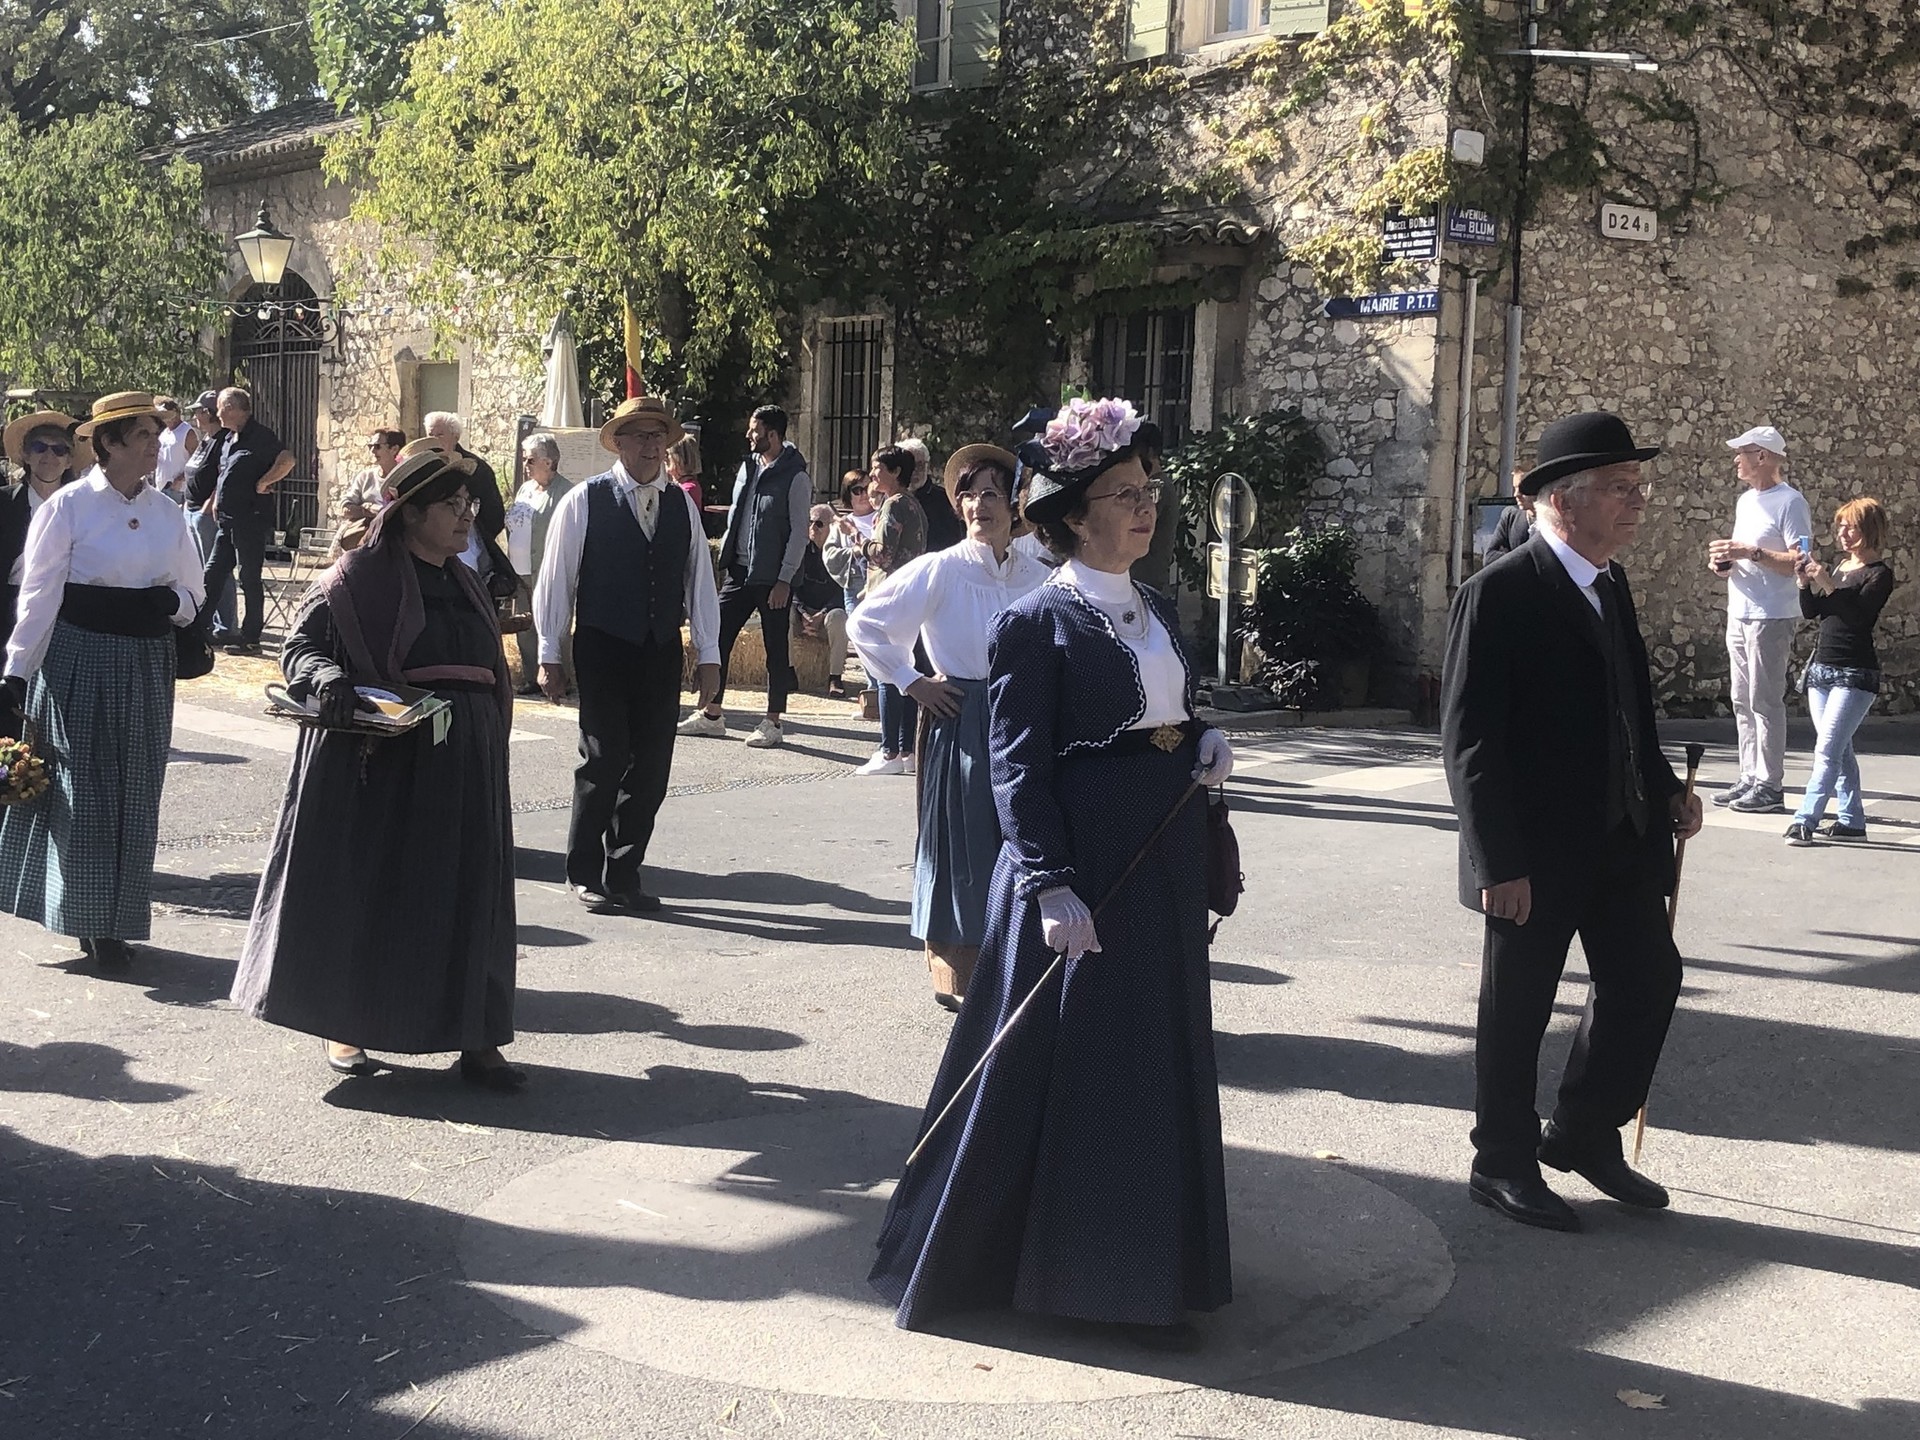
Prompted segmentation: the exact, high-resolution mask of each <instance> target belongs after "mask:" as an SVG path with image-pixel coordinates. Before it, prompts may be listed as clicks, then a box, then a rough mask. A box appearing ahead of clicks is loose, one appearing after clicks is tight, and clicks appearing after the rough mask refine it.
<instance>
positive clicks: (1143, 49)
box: [1127, 0, 1173, 60]
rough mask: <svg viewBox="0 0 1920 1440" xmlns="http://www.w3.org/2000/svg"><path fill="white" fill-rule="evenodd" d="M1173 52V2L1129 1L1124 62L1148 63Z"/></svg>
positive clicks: (1156, 0)
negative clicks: (1126, 60) (1145, 61)
mask: <svg viewBox="0 0 1920 1440" xmlns="http://www.w3.org/2000/svg"><path fill="white" fill-rule="evenodd" d="M1172 49H1173V0H1131V3H1130V4H1129V6H1128V10H1127V59H1129V60H1150V59H1152V58H1153V57H1154V56H1156V55H1166V54H1168V53H1170V52H1171V51H1172Z"/></svg>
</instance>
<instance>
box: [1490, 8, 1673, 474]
mask: <svg viewBox="0 0 1920 1440" xmlns="http://www.w3.org/2000/svg"><path fill="white" fill-rule="evenodd" d="M1522 14H1523V15H1524V17H1525V19H1526V44H1525V45H1524V47H1522V48H1521V49H1518V50H1502V51H1499V52H1498V53H1499V54H1501V55H1504V56H1507V57H1508V58H1509V59H1514V60H1518V61H1519V62H1520V177H1519V181H1518V183H1517V185H1516V186H1515V188H1514V196H1513V226H1512V235H1511V236H1510V237H1509V238H1510V241H1511V256H1510V258H1509V260H1508V262H1507V263H1508V264H1509V265H1511V266H1512V268H1513V280H1512V288H1511V292H1510V294H1509V297H1508V300H1507V363H1506V374H1505V375H1504V377H1503V378H1502V382H1501V387H1500V475H1499V487H1500V489H1499V493H1500V494H1502V495H1505V494H1507V493H1508V487H1509V486H1510V485H1511V484H1512V483H1513V465H1514V458H1515V456H1517V455H1518V454H1519V450H1520V444H1519V441H1520V332H1521V328H1522V322H1523V320H1524V318H1525V312H1524V311H1523V310H1522V309H1521V305H1520V260H1521V243H1520V242H1521V235H1522V231H1523V228H1524V227H1523V221H1524V219H1525V215H1526V208H1527V163H1528V152H1529V151H1530V150H1531V148H1532V144H1533V75H1534V66H1535V65H1541V64H1544V65H1571V66H1574V67H1576V68H1578V69H1584V70H1632V71H1636V72H1638V73H1641V74H1652V73H1653V72H1655V71H1657V70H1658V69H1659V68H1660V65H1659V62H1657V61H1655V60H1652V59H1650V58H1649V57H1647V56H1645V55H1642V54H1641V53H1640V52H1639V51H1637V50H1542V49H1541V48H1540V0H1523V8H1522Z"/></svg>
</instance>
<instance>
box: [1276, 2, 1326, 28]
mask: <svg viewBox="0 0 1920 1440" xmlns="http://www.w3.org/2000/svg"><path fill="white" fill-rule="evenodd" d="M1332 8H1333V7H1332V6H1331V5H1330V4H1328V0H1268V5H1267V33H1268V34H1269V35H1318V34H1319V33H1320V32H1321V31H1322V30H1324V29H1326V28H1327V25H1328V23H1329V21H1330V19H1331V17H1330V16H1329V14H1328V12H1329V11H1330V10H1331V9H1332Z"/></svg>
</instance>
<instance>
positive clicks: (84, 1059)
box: [0, 1040, 188, 1105]
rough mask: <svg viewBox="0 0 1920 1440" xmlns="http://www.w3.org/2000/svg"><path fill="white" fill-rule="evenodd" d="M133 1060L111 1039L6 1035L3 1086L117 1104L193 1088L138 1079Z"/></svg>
mask: <svg viewBox="0 0 1920 1440" xmlns="http://www.w3.org/2000/svg"><path fill="white" fill-rule="evenodd" d="M127 1064H128V1056H127V1055H126V1054H125V1053H124V1052H123V1051H120V1050H116V1049H114V1048H113V1047H112V1046H111V1045H95V1044H92V1043H90V1042H88V1041H84V1040H49V1041H47V1042H46V1043H45V1044H42V1045H16V1044H14V1043H12V1042H11V1041H8V1040H0V1090H11V1091H14V1092H16V1093H18V1094H22V1095H67V1096H71V1097H72V1098H74V1099H76V1100H107V1101H111V1102H112V1103H114V1104H116V1105H154V1104H158V1103H160V1102H161V1101H163V1100H178V1099H179V1098H180V1097H181V1096H183V1095H185V1094H187V1093H188V1092H187V1091H186V1090H185V1089H184V1088H183V1087H181V1086H179V1085H160V1084H155V1083H153V1082H152V1081H148V1080H136V1079H134V1077H133V1076H131V1075H129V1074H127Z"/></svg>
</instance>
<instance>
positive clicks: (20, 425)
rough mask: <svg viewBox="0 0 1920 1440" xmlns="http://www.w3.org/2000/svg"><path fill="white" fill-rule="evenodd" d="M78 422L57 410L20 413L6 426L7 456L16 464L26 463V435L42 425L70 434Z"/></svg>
mask: <svg viewBox="0 0 1920 1440" xmlns="http://www.w3.org/2000/svg"><path fill="white" fill-rule="evenodd" d="M79 423H80V422H79V421H78V420H76V419H74V418H73V416H71V415H64V414H62V413H61V412H60V411H58V410H36V411H34V412H33V413H32V414H31V415H22V416H21V417H20V418H19V419H18V420H15V421H12V422H11V423H9V424H8V426H7V433H6V451H7V458H8V459H9V460H11V461H13V463H14V464H16V465H25V464H26V463H27V436H29V435H31V434H32V433H33V432H34V431H36V430H39V429H42V428H43V427H47V426H51V427H52V428H54V429H56V430H59V431H60V432H62V433H63V434H71V433H72V431H73V427H74V426H76V425H78V424H79Z"/></svg>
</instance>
